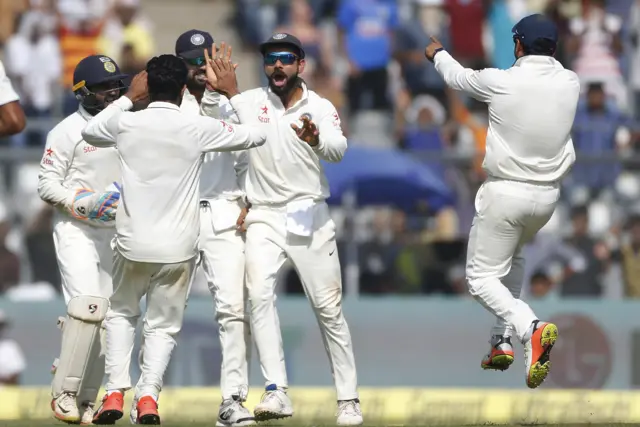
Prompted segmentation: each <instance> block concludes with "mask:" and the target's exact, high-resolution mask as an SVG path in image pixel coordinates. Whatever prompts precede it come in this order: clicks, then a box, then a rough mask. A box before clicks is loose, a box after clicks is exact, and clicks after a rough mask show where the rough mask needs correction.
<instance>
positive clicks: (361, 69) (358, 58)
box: [338, 0, 398, 113]
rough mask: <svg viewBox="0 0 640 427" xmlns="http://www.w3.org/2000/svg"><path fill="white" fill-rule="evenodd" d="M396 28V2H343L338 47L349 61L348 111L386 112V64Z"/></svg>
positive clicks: (339, 15) (339, 14)
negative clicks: (339, 45)
mask: <svg viewBox="0 0 640 427" xmlns="http://www.w3.org/2000/svg"><path fill="white" fill-rule="evenodd" d="M397 25H398V6H397V4H396V1H395V0H342V2H341V3H340V7H339V9H338V26H339V28H340V44H341V46H342V48H343V49H344V51H345V54H346V57H347V58H348V60H349V78H348V80H347V97H348V101H349V110H350V112H351V113H355V112H358V111H361V110H389V109H391V103H390V100H389V97H388V94H387V85H388V75H387V64H388V63H389V61H390V60H391V57H392V46H393V31H394V30H395V28H396V27H397Z"/></svg>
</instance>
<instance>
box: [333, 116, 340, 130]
mask: <svg viewBox="0 0 640 427" xmlns="http://www.w3.org/2000/svg"><path fill="white" fill-rule="evenodd" d="M333 125H334V126H335V127H340V116H339V115H338V113H333Z"/></svg>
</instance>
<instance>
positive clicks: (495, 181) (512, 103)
mask: <svg viewBox="0 0 640 427" xmlns="http://www.w3.org/2000/svg"><path fill="white" fill-rule="evenodd" d="M512 32H513V41H514V55H515V58H516V61H515V63H514V65H513V66H512V67H511V68H509V69H508V70H498V69H495V68H488V69H484V70H480V71H474V70H471V69H465V68H464V67H462V65H460V64H459V63H458V61H456V60H455V59H453V57H452V56H451V55H450V54H449V53H448V52H447V51H446V50H445V49H444V48H443V47H442V44H440V42H439V41H438V40H437V39H435V38H433V37H432V39H431V40H432V43H431V44H430V45H429V46H427V48H426V50H425V54H426V56H427V59H429V60H430V61H432V62H433V63H434V64H435V67H436V70H437V71H438V73H440V75H441V76H442V77H443V78H444V80H445V82H446V83H447V85H448V86H449V87H451V88H452V89H455V90H461V91H464V92H466V93H468V94H469V95H471V96H472V97H474V98H475V99H477V100H479V101H481V102H484V103H486V104H488V107H489V131H488V133H487V141H486V154H485V158H484V162H483V168H484V170H485V172H486V174H487V176H488V177H487V180H486V182H485V183H484V184H483V185H482V186H481V187H480V189H479V190H478V194H477V195H476V202H475V205H476V211H477V212H476V216H475V218H474V221H473V224H472V226H471V232H470V235H469V245H468V250H467V269H466V277H467V284H468V286H469V292H470V293H471V295H473V296H474V297H475V298H476V299H477V300H478V301H479V302H480V303H481V304H482V305H483V306H484V307H485V308H487V309H488V310H489V311H490V312H491V313H492V314H493V315H494V316H496V318H497V322H496V324H495V325H494V327H493V328H492V330H491V339H490V344H491V350H490V352H489V354H487V355H486V356H485V357H484V359H483V360H482V362H481V367H482V368H483V369H494V370H505V369H507V368H509V366H510V365H511V364H512V363H513V361H514V352H513V346H512V343H511V339H512V338H514V339H516V340H518V341H520V342H521V343H522V344H523V345H524V357H525V379H526V384H527V386H528V387H530V388H536V387H538V386H539V385H540V384H542V382H543V381H544V380H545V378H546V377H547V375H548V374H549V369H550V368H551V362H550V361H549V357H550V353H551V349H552V348H553V345H554V343H555V342H556V340H557V338H558V328H557V327H556V325H554V324H552V323H548V322H542V321H540V320H539V319H538V317H537V316H536V315H535V313H534V312H533V311H532V310H531V308H530V307H529V305H527V304H526V303H525V302H524V301H523V300H522V299H521V290H522V282H523V276H524V258H523V256H522V254H521V249H522V246H523V245H524V244H526V243H528V242H529V241H531V240H532V239H533V238H534V237H535V235H536V234H537V233H538V231H539V230H540V229H541V228H542V227H544V226H545V224H546V223H547V222H548V221H549V219H550V218H551V216H552V215H553V212H554V210H555V207H556V203H557V201H558V199H559V197H560V183H561V181H562V178H563V177H564V176H565V175H566V174H567V173H568V172H569V170H570V168H571V166H572V165H573V163H574V162H575V158H576V155H575V151H574V148H573V142H572V140H571V128H572V126H573V120H574V118H575V113H576V108H577V105H578V97H579V94H580V83H579V81H578V76H577V75H576V73H574V72H573V71H570V70H567V69H565V68H564V67H563V66H562V64H560V63H559V62H558V61H556V60H555V59H554V57H553V56H554V55H555V52H556V49H557V45H558V29H557V28H556V25H555V24H554V23H553V22H552V21H551V20H550V19H549V18H547V17H546V16H544V15H539V14H535V15H530V16H527V17H525V18H523V19H522V20H521V21H520V22H518V23H517V24H516V25H515V26H514V27H513V30H512Z"/></svg>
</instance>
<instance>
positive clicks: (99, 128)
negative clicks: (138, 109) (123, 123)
mask: <svg viewBox="0 0 640 427" xmlns="http://www.w3.org/2000/svg"><path fill="white" fill-rule="evenodd" d="M131 108H133V102H131V100H130V99H129V98H127V97H126V96H121V97H120V98H118V99H117V100H115V101H113V103H111V105H109V106H108V107H107V108H105V109H104V110H102V111H100V112H99V113H98V114H96V115H95V116H93V117H92V118H91V120H89V122H87V125H86V126H85V128H84V129H83V130H82V138H83V139H84V140H85V141H86V142H87V143H88V144H91V145H94V146H96V147H112V146H114V145H115V144H116V138H117V136H118V128H119V125H118V124H119V122H120V114H122V113H123V112H125V111H128V110H130V109H131Z"/></svg>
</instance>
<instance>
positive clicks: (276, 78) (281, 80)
mask: <svg viewBox="0 0 640 427" xmlns="http://www.w3.org/2000/svg"><path fill="white" fill-rule="evenodd" d="M271 81H272V82H273V84H274V85H275V86H276V87H284V86H285V85H286V84H287V76H286V74H280V73H278V74H272V75H271Z"/></svg>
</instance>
